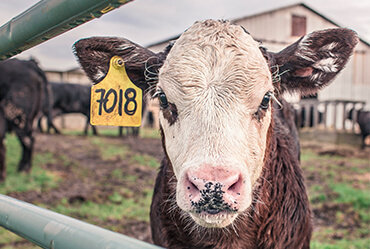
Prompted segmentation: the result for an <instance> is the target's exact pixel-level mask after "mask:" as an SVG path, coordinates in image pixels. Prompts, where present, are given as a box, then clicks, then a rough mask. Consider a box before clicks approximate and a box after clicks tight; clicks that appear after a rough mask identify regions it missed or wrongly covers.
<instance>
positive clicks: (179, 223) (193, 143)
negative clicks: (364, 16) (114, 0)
mask: <svg viewBox="0 0 370 249" xmlns="http://www.w3.org/2000/svg"><path fill="white" fill-rule="evenodd" d="M357 42H358V38H357V36H356V34H355V32H353V31H351V30H347V29H330V30H324V31H317V32H314V33H311V34H309V35H306V36H304V37H302V38H301V39H299V40H298V41H297V42H295V43H293V44H292V45H290V46H288V47H287V48H286V49H284V50H283V51H281V52H279V53H270V52H268V51H266V49H264V48H261V47H259V44H258V43H257V42H256V41H254V40H253V38H252V37H251V35H250V34H249V33H248V32H246V31H245V29H244V28H242V27H240V26H238V25H233V24H231V23H229V22H227V21H213V20H207V21H202V22H197V23H195V24H194V25H193V26H192V27H190V28H189V29H188V30H187V31H185V32H184V33H183V34H182V35H181V36H180V38H179V39H178V40H177V41H176V42H175V44H174V45H173V46H169V47H168V48H167V49H166V51H164V52H163V53H158V54H154V53H153V52H151V51H149V50H147V49H145V48H143V47H141V46H139V45H137V44H135V43H132V42H130V41H128V40H126V39H121V38H102V37H93V38H89V39H83V40H80V41H78V42H77V43H76V44H75V52H76V54H77V56H78V58H79V61H80V63H81V66H82V67H83V69H84V70H85V72H86V73H87V74H88V76H89V77H90V79H91V80H92V81H93V82H95V83H97V82H99V81H100V80H101V79H102V78H103V77H104V76H105V74H106V73H107V72H108V66H109V61H110V58H111V57H112V56H114V55H119V56H121V58H122V59H123V61H124V63H125V65H126V71H127V72H128V75H129V77H130V78H131V80H132V81H133V82H134V83H135V84H136V85H138V86H139V87H142V88H144V89H148V88H149V89H150V87H152V89H153V90H152V93H154V96H156V97H158V100H159V102H160V106H161V112H160V116H159V118H160V125H161V131H162V141H163V147H164V150H165V157H164V160H163V161H162V165H161V168H160V172H159V173H158V176H157V180H156V185H155V189H154V195H153V201H152V206H151V227H152V236H153V240H154V242H155V243H156V244H158V245H162V246H164V247H168V248H309V241H310V238H311V232H312V225H311V211H310V208H309V204H308V199H307V194H306V190H305V186H304V183H303V176H302V172H301V169H300V164H299V143H298V137H297V131H296V128H295V126H294V119H293V116H294V115H293V111H292V110H291V109H290V107H289V105H288V104H287V103H286V102H285V101H284V100H283V99H282V97H281V94H282V93H284V92H287V91H291V92H299V93H301V94H305V95H308V94H313V93H315V92H317V91H318V90H319V89H320V88H322V87H324V86H326V85H327V84H328V83H329V82H330V81H331V80H332V79H333V78H334V76H335V75H337V73H338V72H340V71H341V70H342V68H343V67H344V65H345V64H346V62H347V60H348V58H349V56H350V55H351V54H352V52H353V48H354V46H355V45H356V44H357ZM153 58H156V59H155V60H153ZM155 69H157V70H159V73H158V82H157V83H156V82H146V79H145V74H146V70H151V72H150V73H153V72H156V70H155ZM153 86H155V87H153Z"/></svg>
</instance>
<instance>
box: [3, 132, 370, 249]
mask: <svg viewBox="0 0 370 249" xmlns="http://www.w3.org/2000/svg"><path fill="white" fill-rule="evenodd" d="M99 132H100V134H105V135H108V136H113V135H114V136H117V134H118V130H117V129H99ZM64 133H65V132H64ZM80 134H81V132H79V133H78V135H80ZM141 135H142V136H145V137H148V138H158V132H157V131H155V130H142V131H141ZM70 136H76V135H73V134H70ZM123 139H124V138H123ZM88 140H89V141H90V142H91V145H93V146H95V147H96V151H98V154H99V156H100V158H102V159H103V160H105V161H107V162H111V163H112V165H114V163H117V164H119V162H124V163H125V164H126V165H130V166H132V167H135V169H137V170H138V171H137V172H136V171H133V170H131V171H127V169H126V168H125V167H118V168H113V169H112V171H111V172H109V174H108V175H105V176H104V177H102V178H99V179H96V180H95V181H101V182H99V183H97V184H98V185H99V186H100V187H102V188H108V189H109V190H107V191H106V192H102V194H101V195H102V196H104V199H86V200H83V201H74V202H71V201H70V200H69V199H67V198H62V199H60V200H57V201H55V203H52V204H50V203H40V205H41V206H42V207H45V208H48V209H51V210H53V211H56V212H59V213H62V214H65V215H68V216H72V217H75V218H78V219H81V220H83V221H85V222H88V223H92V224H96V225H99V226H103V227H106V228H108V229H112V230H114V231H119V232H125V229H128V228H127V227H129V226H130V224H133V223H134V224H135V223H136V222H144V223H148V222H149V209H150V203H151V199H152V195H153V189H152V187H151V186H152V185H153V184H154V181H153V179H149V180H147V179H142V178H141V176H140V172H141V171H146V170H155V171H156V169H157V168H158V167H159V162H158V161H157V160H156V159H155V158H153V157H151V156H148V155H142V154H139V153H134V152H132V151H131V150H130V148H129V147H126V146H122V143H121V142H120V140H119V139H108V138H107V137H104V136H99V137H96V136H88ZM6 143H7V172H8V178H7V180H6V182H5V183H3V184H0V193H3V194H8V193H12V192H25V191H38V192H40V193H42V192H44V191H46V190H48V189H49V190H50V189H52V188H57V187H58V185H59V183H60V181H61V178H60V177H59V176H58V174H57V173H55V171H53V170H51V169H50V170H49V168H48V166H49V165H53V164H55V163H58V164H59V165H64V166H65V167H68V165H77V166H76V167H73V172H74V173H75V174H76V175H77V176H78V177H79V178H81V181H89V179H84V177H85V178H88V176H91V175H92V172H91V170H90V169H88V168H83V167H80V166H79V165H78V163H77V162H74V161H71V160H72V159H70V158H68V157H66V156H60V155H55V154H52V153H41V154H38V153H36V154H35V155H34V160H33V168H32V172H31V173H30V174H29V175H27V174H19V173H18V172H16V169H17V165H18V162H19V158H20V146H19V143H18V140H17V138H16V137H15V136H13V135H8V136H7V138H6ZM301 161H302V169H303V171H304V175H305V177H306V185H307V189H308V192H309V200H310V203H311V207H312V209H313V211H314V213H315V212H316V213H317V212H324V213H325V212H326V213H325V214H326V216H324V218H323V220H322V222H321V223H320V226H317V227H316V228H315V230H314V232H313V237H312V241H311V248H313V249H334V248H335V249H347V248H349V249H351V248H354V249H357V248H361V249H362V248H370V182H369V181H368V179H367V178H364V177H363V176H364V175H366V174H369V173H370V167H369V160H368V159H364V158H354V157H348V158H347V157H342V156H329V155H319V154H318V153H317V152H316V151H315V150H313V149H303V150H302V154H301ZM97 196H98V195H97ZM330 208H331V209H333V210H334V211H332V212H331V213H330V212H329V211H328V209H330ZM130 222H131V223H130ZM21 241H24V240H23V239H21V238H20V237H18V236H16V235H14V234H12V233H10V232H8V231H6V230H5V229H0V247H1V248H8V249H10V248H32V249H33V248H37V247H32V246H29V244H27V245H26V246H25V247H22V246H19V247H11V246H7V245H6V244H9V243H13V245H14V243H15V242H21ZM2 245H3V247H2Z"/></svg>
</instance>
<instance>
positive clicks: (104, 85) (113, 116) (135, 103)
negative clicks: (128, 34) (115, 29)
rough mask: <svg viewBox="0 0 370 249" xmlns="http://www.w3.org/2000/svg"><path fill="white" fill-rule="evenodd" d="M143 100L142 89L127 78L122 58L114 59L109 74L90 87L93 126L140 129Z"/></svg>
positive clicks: (110, 64)
mask: <svg viewBox="0 0 370 249" xmlns="http://www.w3.org/2000/svg"><path fill="white" fill-rule="evenodd" d="M142 99H143V93H142V90H141V89H140V88H139V87H137V86H135V84H134V83H132V82H131V80H130V79H129V77H128V76H127V73H126V69H125V64H124V62H123V60H122V58H121V57H119V56H117V55H116V56H113V57H112V58H111V60H110V63H109V70H108V74H107V75H106V76H105V78H104V79H103V80H102V81H101V82H99V83H98V84H96V85H93V86H92V87H91V111H90V120H91V124H92V125H111V126H134V127H137V126H140V124H141V110H142Z"/></svg>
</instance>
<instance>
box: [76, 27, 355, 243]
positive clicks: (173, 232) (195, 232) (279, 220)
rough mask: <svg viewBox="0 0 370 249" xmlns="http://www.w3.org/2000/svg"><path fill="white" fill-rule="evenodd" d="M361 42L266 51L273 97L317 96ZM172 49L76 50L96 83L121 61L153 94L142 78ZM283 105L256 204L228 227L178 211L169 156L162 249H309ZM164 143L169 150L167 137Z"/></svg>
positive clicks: (113, 43) (325, 41)
mask: <svg viewBox="0 0 370 249" xmlns="http://www.w3.org/2000/svg"><path fill="white" fill-rule="evenodd" d="M212 23H216V21H205V22H204V25H205V26H207V25H208V24H212ZM224 24H225V23H224ZM216 26H217V25H216ZM199 32H202V30H199ZM215 32H216V31H215ZM192 38H193V39H196V41H197V42H199V41H198V40H197V39H204V37H203V36H202V35H200V36H199V37H198V36H197V37H192ZM233 41H234V40H233ZM190 42H192V41H190ZM357 42H358V38H357V35H356V33H355V32H354V31H351V30H348V29H329V30H322V31H317V32H313V33H311V34H309V35H307V36H304V37H302V38H301V39H300V40H298V41H297V42H295V43H293V44H292V45H290V46H288V47H287V48H286V49H284V50H282V51H281V52H279V53H271V52H268V51H266V50H265V49H263V48H261V52H262V54H263V56H264V57H265V59H266V60H267V63H268V65H269V66H270V68H271V73H272V78H273V79H272V81H273V84H274V87H275V92H274V95H275V96H276V97H278V98H279V95H280V94H281V93H283V92H286V91H290V92H298V93H301V94H311V93H315V92H317V91H318V90H320V89H321V88H323V87H324V86H326V85H328V84H329V83H330V82H331V80H332V79H333V78H334V77H335V76H336V75H337V74H338V73H339V72H340V71H341V70H342V69H343V67H344V65H345V64H346V62H347V61H348V59H349V57H350V55H351V54H352V52H353V49H354V47H355V46H356V44H357ZM170 48H171V46H169V47H168V48H167V49H166V50H165V51H164V52H163V53H158V54H154V53H153V52H151V51H149V50H147V49H145V48H143V47H140V46H139V45H137V44H135V43H132V42H130V41H128V40H126V39H121V38H111V37H110V38H99V37H93V38H89V39H84V40H80V41H79V42H77V43H76V44H75V52H76V55H77V56H78V57H79V60H80V63H81V65H82V67H83V68H84V70H85V72H86V73H87V75H88V76H89V77H90V78H91V79H92V81H93V82H95V83H98V82H99V81H100V80H101V79H102V77H104V75H105V74H106V72H107V71H108V61H109V59H110V58H111V57H112V56H113V55H119V56H121V57H122V58H123V59H124V61H125V65H126V70H127V71H128V74H129V77H130V78H131V79H132V80H133V82H134V83H135V84H136V85H138V86H139V87H142V88H143V89H148V88H149V91H151V92H152V93H153V89H154V88H152V86H154V85H155V79H154V81H151V80H153V79H152V78H150V77H149V80H148V78H145V77H144V76H147V73H148V69H149V75H150V76H152V75H153V74H155V72H157V71H158V70H159V68H160V67H161V66H162V65H163V64H164V63H165V60H166V56H167V54H168V53H169V52H170ZM177 52H178V51H177ZM180 52H181V51H180ZM174 53H176V51H175V52H174ZM168 57H170V55H168V56H167V59H168ZM153 58H154V61H153ZM189 58H190V59H194V60H197V58H196V57H194V58H191V57H189ZM167 62H168V60H167ZM240 66H246V65H240ZM180 76H181V75H180ZM154 78H155V77H154ZM252 97H254V96H252ZM279 101H280V102H282V103H283V109H281V107H279V106H274V108H273V118H272V122H271V125H270V127H269V130H268V134H267V139H266V152H265V157H264V166H263V170H262V174H261V175H260V176H259V178H258V180H257V183H256V184H255V185H254V186H253V202H252V205H251V206H250V207H249V208H248V209H247V211H245V212H244V213H242V214H240V215H239V217H238V218H237V219H236V220H235V221H234V223H233V224H231V225H229V226H228V227H226V228H204V227H201V226H199V225H197V224H196V223H195V221H194V220H193V219H191V218H190V216H189V214H188V213H185V212H184V211H182V210H181V209H180V208H179V207H178V206H177V202H176V197H175V195H176V183H177V179H176V177H175V175H174V169H173V166H172V165H171V162H170V160H169V156H168V155H167V152H166V154H165V157H164V159H163V161H162V165H161V168H160V171H159V173H158V176H157V180H156V185H155V189H154V194H153V201H152V206H151V214H150V216H151V227H152V236H153V240H154V242H155V243H156V244H158V245H161V246H164V247H168V248H233V249H234V248H284V249H285V248H294V249H299V248H309V241H310V238H311V232H312V224H311V211H310V208H309V203H308V199H307V194H306V190H305V186H304V184H303V176H302V172H301V169H300V164H299V142H298V133H297V130H296V128H295V125H294V121H293V120H292V118H293V115H292V111H291V109H290V107H289V105H288V104H287V103H286V102H284V101H283V100H282V99H280V100H279ZM170 104H171V103H170ZM174 107H175V106H173V108H171V112H169V111H168V110H165V111H164V112H163V115H164V118H165V119H166V120H168V121H169V122H170V123H172V124H173V123H175V122H176V120H177V116H174V113H175V114H177V110H176V109H175V108H174ZM166 111H167V112H166ZM180 122H181V120H180ZM245 128H246V129H248V127H245ZM184 129H187V128H186V127H184ZM162 141H163V147H164V148H166V146H165V137H164V133H163V132H162ZM252 142H253V141H252ZM254 142H256V141H254ZM165 150H166V149H165Z"/></svg>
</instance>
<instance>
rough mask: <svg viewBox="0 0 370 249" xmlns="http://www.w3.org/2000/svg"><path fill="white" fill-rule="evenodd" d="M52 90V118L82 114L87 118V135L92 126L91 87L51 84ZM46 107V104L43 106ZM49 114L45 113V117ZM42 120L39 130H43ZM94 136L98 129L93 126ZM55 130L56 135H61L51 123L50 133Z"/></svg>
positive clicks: (85, 131)
mask: <svg viewBox="0 0 370 249" xmlns="http://www.w3.org/2000/svg"><path fill="white" fill-rule="evenodd" d="M50 86H51V90H52V96H53V97H52V118H55V117H57V116H60V115H63V114H68V113H81V114H83V115H85V116H86V125H85V130H84V134H85V135H87V131H88V127H89V125H90V99H91V95H90V88H91V87H90V86H88V85H80V84H69V83H55V82H50ZM43 106H46V103H44V104H43ZM43 110H44V109H43ZM46 114H47V113H45V112H44V115H46ZM41 118H42V117H40V118H39V120H38V127H39V130H42V128H41ZM91 127H92V130H93V133H94V135H97V131H96V128H95V127H94V126H91ZM50 128H53V129H54V131H55V132H56V133H59V131H58V130H57V128H56V127H55V126H54V125H53V124H52V123H51V122H49V125H48V132H49V130H50Z"/></svg>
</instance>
